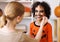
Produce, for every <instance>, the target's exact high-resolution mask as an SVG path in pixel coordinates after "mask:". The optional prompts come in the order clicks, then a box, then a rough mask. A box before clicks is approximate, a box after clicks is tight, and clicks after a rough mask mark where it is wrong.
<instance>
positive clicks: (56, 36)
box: [0, 0, 60, 42]
mask: <svg viewBox="0 0 60 42" xmlns="http://www.w3.org/2000/svg"><path fill="white" fill-rule="evenodd" d="M11 1H18V2H20V3H22V4H23V5H24V6H25V13H24V18H23V20H22V22H21V23H19V24H17V26H16V27H17V29H22V30H24V31H26V32H27V34H29V27H30V26H29V25H30V23H31V22H33V15H32V13H31V7H32V4H33V3H34V2H36V1H40V2H42V1H45V2H47V3H48V4H49V5H50V7H51V17H50V19H49V22H50V23H51V25H52V36H53V42H60V18H59V17H60V8H59V13H58V12H57V11H56V10H57V9H56V7H58V6H59V7H60V5H59V4H60V0H0V8H1V9H2V10H3V13H4V8H5V6H6V4H7V3H8V2H11ZM55 9H56V10H55ZM55 13H56V14H58V16H56V15H55Z"/></svg>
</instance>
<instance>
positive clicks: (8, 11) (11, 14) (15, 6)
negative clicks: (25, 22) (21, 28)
mask: <svg viewBox="0 0 60 42" xmlns="http://www.w3.org/2000/svg"><path fill="white" fill-rule="evenodd" d="M4 13H5V16H6V18H7V19H9V20H13V19H14V18H16V17H17V16H22V15H23V14H24V6H23V5H22V4H21V3H19V2H10V3H8V4H7V5H6V7H5V10H4Z"/></svg>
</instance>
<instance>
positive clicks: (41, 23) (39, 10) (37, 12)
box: [30, 2, 52, 42]
mask: <svg viewBox="0 0 60 42" xmlns="http://www.w3.org/2000/svg"><path fill="white" fill-rule="evenodd" d="M50 10H51V9H50V6H49V5H48V4H47V3H46V2H35V3H34V4H33V6H32V13H33V16H34V18H35V21H34V22H32V23H31V24H30V36H31V37H32V38H35V37H36V35H37V34H38V36H40V37H41V38H40V42H52V26H51V24H50V23H49V22H48V19H49V17H50V13H51V12H50ZM41 27H42V28H43V29H41ZM39 29H41V32H40V33H41V34H40V35H39V33H38V32H39ZM38 38H39V37H38Z"/></svg>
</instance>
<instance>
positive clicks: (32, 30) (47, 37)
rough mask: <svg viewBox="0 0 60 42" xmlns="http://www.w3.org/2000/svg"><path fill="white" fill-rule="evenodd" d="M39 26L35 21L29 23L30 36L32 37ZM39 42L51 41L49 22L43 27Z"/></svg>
mask: <svg viewBox="0 0 60 42" xmlns="http://www.w3.org/2000/svg"><path fill="white" fill-rule="evenodd" d="M39 28H40V26H38V25H36V24H35V22H32V23H31V24H30V36H31V37H32V38H34V37H35V36H36V34H37V32H38V30H39ZM40 42H52V26H51V24H50V23H46V24H45V25H44V27H43V32H42V37H41V40H40Z"/></svg>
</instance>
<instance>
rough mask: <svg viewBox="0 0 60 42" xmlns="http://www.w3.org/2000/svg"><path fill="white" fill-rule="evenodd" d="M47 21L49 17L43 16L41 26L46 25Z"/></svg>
mask: <svg viewBox="0 0 60 42" xmlns="http://www.w3.org/2000/svg"><path fill="white" fill-rule="evenodd" d="M47 22H48V18H47V17H46V16H44V17H43V18H42V21H41V24H40V26H44V25H45V24H46V23H47Z"/></svg>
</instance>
